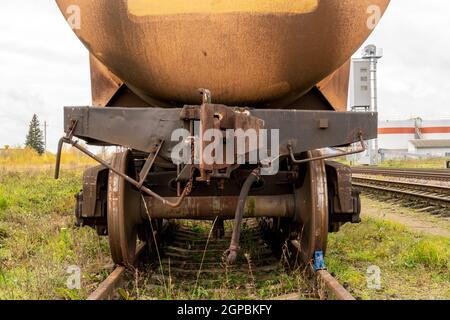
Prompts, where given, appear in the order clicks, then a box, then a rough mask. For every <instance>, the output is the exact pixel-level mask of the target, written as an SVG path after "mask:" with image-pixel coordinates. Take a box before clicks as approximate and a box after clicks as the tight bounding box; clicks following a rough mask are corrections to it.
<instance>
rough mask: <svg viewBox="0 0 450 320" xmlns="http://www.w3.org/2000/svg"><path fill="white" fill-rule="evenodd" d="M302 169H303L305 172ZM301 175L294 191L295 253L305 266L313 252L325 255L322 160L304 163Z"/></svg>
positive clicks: (325, 194)
mask: <svg viewBox="0 0 450 320" xmlns="http://www.w3.org/2000/svg"><path fill="white" fill-rule="evenodd" d="M320 156H321V152H320V151H312V152H308V156H307V157H306V158H309V159H311V158H316V157H320ZM305 169H306V170H305ZM305 169H304V170H305V175H304V176H303V181H301V182H300V183H301V185H300V187H299V188H297V189H296V190H295V201H296V202H295V210H296V216H295V220H296V222H297V224H298V228H297V230H296V231H297V232H296V239H293V240H298V242H299V243H300V250H298V248H296V249H297V254H298V255H299V257H300V258H301V261H302V262H304V263H308V262H309V261H310V260H311V259H312V257H313V255H314V253H315V252H316V251H322V252H326V249H327V240H328V227H329V226H328V222H329V221H328V219H329V217H328V189H327V188H328V186H327V177H326V170H325V162H324V161H313V162H307V163H306V168H305Z"/></svg>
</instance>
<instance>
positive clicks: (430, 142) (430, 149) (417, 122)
mask: <svg viewBox="0 0 450 320" xmlns="http://www.w3.org/2000/svg"><path fill="white" fill-rule="evenodd" d="M378 145H379V152H380V154H381V157H382V159H383V160H386V159H393V158H405V157H450V119H448V120H422V119H420V118H415V119H409V120H401V121H390V120H386V121H380V123H379V129H378Z"/></svg>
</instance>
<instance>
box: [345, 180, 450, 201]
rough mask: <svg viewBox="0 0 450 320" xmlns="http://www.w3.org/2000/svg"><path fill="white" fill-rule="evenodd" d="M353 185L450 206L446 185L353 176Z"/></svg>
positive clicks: (449, 190)
mask: <svg viewBox="0 0 450 320" xmlns="http://www.w3.org/2000/svg"><path fill="white" fill-rule="evenodd" d="M353 186H355V187H360V188H367V189H372V190H377V191H379V192H388V193H391V194H398V195H403V196H406V197H410V198H412V199H417V200H419V201H423V202H425V203H429V204H432V205H435V206H440V207H445V208H450V195H449V192H450V188H448V187H440V186H428V185H420V184H417V183H411V184H409V183H404V182H398V181H389V180H377V179H370V178H355V179H354V181H353ZM399 186H400V187H399ZM418 189H419V190H418ZM431 190H433V191H431Z"/></svg>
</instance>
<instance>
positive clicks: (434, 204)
mask: <svg viewBox="0 0 450 320" xmlns="http://www.w3.org/2000/svg"><path fill="white" fill-rule="evenodd" d="M400 172H403V170H399V171H397V170H384V169H383V170H376V169H367V171H364V170H361V169H356V170H354V171H353V173H354V176H353V185H354V186H355V187H357V188H359V189H360V190H361V191H367V192H369V193H377V194H383V195H385V196H387V197H390V198H396V199H399V201H402V202H403V204H404V205H406V206H408V207H412V208H414V209H418V210H421V211H428V212H430V213H432V214H434V215H440V216H443V217H449V216H450V187H448V186H444V185H438V184H431V183H430V180H436V179H437V180H443V177H444V176H445V175H446V173H445V172H441V171H439V172H434V171H431V170H430V171H426V172H428V173H427V174H425V172H422V175H420V176H419V175H416V174H418V173H419V172H420V171H414V175H415V177H414V180H413V181H409V182H407V181H404V180H402V181H399V180H393V179H391V178H387V177H393V176H397V174H400ZM408 172H410V171H408ZM401 177H402V178H408V177H409V176H408V175H406V176H401ZM425 181H426V182H425Z"/></svg>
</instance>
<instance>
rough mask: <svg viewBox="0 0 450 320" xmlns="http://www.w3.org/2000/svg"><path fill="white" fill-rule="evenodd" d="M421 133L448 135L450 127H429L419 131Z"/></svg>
mask: <svg viewBox="0 0 450 320" xmlns="http://www.w3.org/2000/svg"><path fill="white" fill-rule="evenodd" d="M420 131H422V133H425V134H428V133H450V127H430V128H422V129H420Z"/></svg>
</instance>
